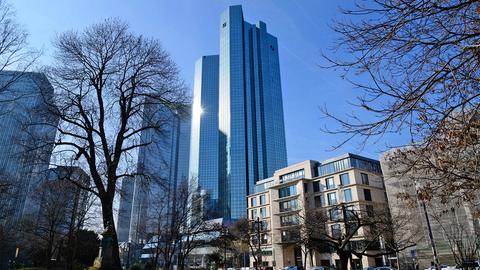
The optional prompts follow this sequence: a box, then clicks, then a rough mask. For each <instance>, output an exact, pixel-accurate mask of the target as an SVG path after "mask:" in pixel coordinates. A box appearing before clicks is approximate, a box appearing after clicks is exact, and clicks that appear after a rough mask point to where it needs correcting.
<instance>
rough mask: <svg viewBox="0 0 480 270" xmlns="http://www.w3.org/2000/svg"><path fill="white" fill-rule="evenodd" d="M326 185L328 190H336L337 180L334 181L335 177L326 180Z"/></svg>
mask: <svg viewBox="0 0 480 270" xmlns="http://www.w3.org/2000/svg"><path fill="white" fill-rule="evenodd" d="M325 184H326V186H327V189H332V188H335V180H334V179H333V177H329V178H327V179H325Z"/></svg>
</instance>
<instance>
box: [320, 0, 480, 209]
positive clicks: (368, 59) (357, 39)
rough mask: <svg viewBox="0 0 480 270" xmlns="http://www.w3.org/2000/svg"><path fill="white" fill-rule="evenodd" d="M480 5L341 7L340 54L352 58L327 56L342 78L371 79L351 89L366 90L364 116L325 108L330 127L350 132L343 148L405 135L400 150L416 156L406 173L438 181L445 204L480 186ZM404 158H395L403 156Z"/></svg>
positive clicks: (386, 0)
mask: <svg viewBox="0 0 480 270" xmlns="http://www.w3.org/2000/svg"><path fill="white" fill-rule="evenodd" d="M479 5H480V3H479V2H478V1H476V0H471V1H461V0H453V1H420V0H418V1H403V0H376V1H357V2H356V5H355V7H354V8H352V9H349V10H343V15H344V16H346V19H345V20H339V21H336V22H335V23H334V26H333V30H334V31H335V32H336V33H337V34H339V40H338V44H337V47H336V49H338V50H340V51H343V52H346V55H349V57H348V59H336V58H335V57H332V56H331V55H330V56H326V59H327V60H328V61H329V62H330V64H331V67H333V68H337V69H341V70H342V71H343V73H344V74H343V75H344V76H347V77H348V76H350V75H351V74H352V73H356V74H358V73H360V74H362V75H365V77H366V78H367V80H366V82H365V80H363V83H360V82H353V84H354V86H356V87H357V88H359V90H360V93H359V95H358V99H357V103H356V104H355V105H356V107H357V108H358V109H359V110H363V112H364V113H366V114H365V115H366V116H365V118H363V117H362V118H361V117H360V115H349V116H346V117H343V116H339V115H334V114H332V113H331V112H330V111H329V110H328V109H327V108H323V110H322V111H323V113H324V115H326V116H327V117H329V118H331V119H334V120H335V121H336V122H337V123H338V128H336V129H335V128H334V129H325V130H326V131H327V132H331V133H334V134H344V135H346V140H344V141H343V142H340V144H339V145H337V147H339V146H341V145H342V144H343V143H345V142H346V141H348V140H350V139H352V138H354V137H360V138H362V139H363V145H364V144H365V143H367V141H368V140H370V139H373V140H375V139H379V137H380V136H383V135H384V134H387V133H400V132H403V133H407V134H409V135H410V139H411V146H410V147H409V148H408V149H404V150H400V152H403V151H405V152H407V154H408V155H410V153H413V154H414V155H410V157H411V158H409V159H408V160H405V161H404V163H407V164H406V165H408V166H405V167H404V168H406V169H407V171H404V172H401V173H403V174H405V173H409V171H408V170H414V172H413V174H415V173H418V169H422V170H426V172H425V171H423V172H420V173H423V174H425V173H427V174H428V175H429V176H432V177H433V178H434V179H432V181H429V182H428V183H426V184H425V186H428V185H429V184H431V183H435V181H437V180H439V181H438V182H437V183H438V186H437V187H436V188H438V190H439V191H440V192H439V193H438V195H439V196H441V200H443V201H448V200H449V199H448V197H449V196H448V195H449V194H456V195H459V197H464V198H467V199H471V198H472V194H471V193H470V191H472V190H476V189H478V186H479V183H480V181H479V178H478V176H479V175H480V174H479V165H478V164H479V162H478V156H479V155H478V153H479V140H478V138H479V117H478V109H479V106H480V92H479V91H478V88H479V81H480V80H479V73H478V69H479V60H480V58H479V55H480V54H479V53H480V43H479V37H480V25H479V23H478V20H477V18H478V12H479V9H480V6H479ZM366 117H369V118H368V119H371V120H365V119H366ZM397 146H398V145H397ZM399 155H400V158H399V159H397V160H400V159H401V158H403V157H404V156H405V155H404V154H403V153H399ZM464 169H466V170H465V171H464ZM419 180H421V179H419ZM460 186H462V188H460ZM452 190H453V191H455V190H457V191H458V192H457V193H454V192H452ZM430 191H432V192H431V193H429V194H431V195H433V196H435V195H437V194H436V193H434V192H433V191H434V190H430ZM425 194H427V193H425Z"/></svg>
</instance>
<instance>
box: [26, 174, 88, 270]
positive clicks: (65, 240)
mask: <svg viewBox="0 0 480 270" xmlns="http://www.w3.org/2000/svg"><path fill="white" fill-rule="evenodd" d="M67 179H68V180H67ZM74 179H75V180H74ZM72 181H78V182H79V183H88V181H89V178H88V176H87V175H86V174H85V172H83V170H81V169H79V168H78V167H59V168H55V169H50V170H49V171H48V173H47V174H46V175H45V179H43V181H42V183H41V184H40V185H39V186H38V187H37V188H36V190H35V192H34V193H33V194H32V195H31V196H32V197H33V198H34V200H35V202H36V204H37V205H38V206H39V210H38V215H28V216H26V217H24V218H23V220H22V222H21V226H20V230H19V232H20V235H21V239H20V240H21V241H20V242H21V246H20V247H21V249H22V250H26V254H24V255H23V257H24V259H25V260H26V261H32V262H33V263H34V264H37V265H41V266H46V267H47V268H51V266H52V265H51V261H52V260H53V259H55V260H56V262H57V263H63V264H65V266H66V267H65V268H66V269H72V267H73V260H74V257H75V254H74V252H75V249H76V245H77V244H78V243H77V242H76V235H77V233H78V232H79V231H80V230H81V228H82V227H83V225H84V223H85V220H86V218H87V212H88V211H89V210H90V207H91V205H92V200H91V197H92V196H91V195H90V194H89V193H88V192H87V191H85V190H82V189H80V188H78V187H76V186H75V185H74V184H72ZM39 252H40V253H39ZM40 258H41V261H38V259H40Z"/></svg>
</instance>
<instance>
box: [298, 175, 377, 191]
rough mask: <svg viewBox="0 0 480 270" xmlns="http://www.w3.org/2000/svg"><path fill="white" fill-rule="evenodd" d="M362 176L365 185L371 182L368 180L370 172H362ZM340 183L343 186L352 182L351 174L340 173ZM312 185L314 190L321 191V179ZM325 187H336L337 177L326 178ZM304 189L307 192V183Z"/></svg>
mask: <svg viewBox="0 0 480 270" xmlns="http://www.w3.org/2000/svg"><path fill="white" fill-rule="evenodd" d="M360 176H361V179H362V184H364V185H369V184H370V181H369V180H368V174H366V173H360ZM340 184H341V185H342V186H346V185H349V184H350V176H349V174H348V173H343V174H340ZM312 185H313V192H320V191H321V188H320V181H315V182H313V183H312ZM325 187H326V189H327V190H328V189H334V188H336V185H335V179H334V178H333V176H332V177H327V178H325ZM304 189H305V192H308V184H307V183H305V185H304Z"/></svg>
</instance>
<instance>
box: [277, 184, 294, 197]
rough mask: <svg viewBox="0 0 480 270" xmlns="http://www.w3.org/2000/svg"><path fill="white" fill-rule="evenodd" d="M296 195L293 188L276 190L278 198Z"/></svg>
mask: <svg viewBox="0 0 480 270" xmlns="http://www.w3.org/2000/svg"><path fill="white" fill-rule="evenodd" d="M296 194H297V188H296V187H295V186H288V187H283V188H281V189H279V190H278V197H279V198H284V197H288V196H292V195H296Z"/></svg>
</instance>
